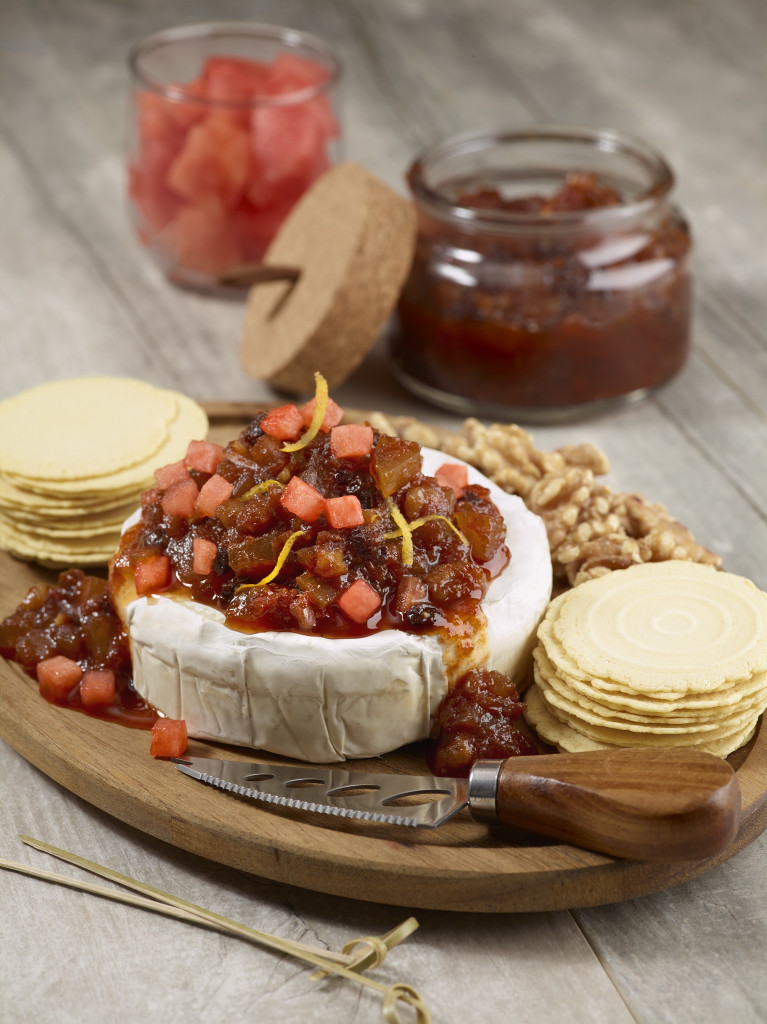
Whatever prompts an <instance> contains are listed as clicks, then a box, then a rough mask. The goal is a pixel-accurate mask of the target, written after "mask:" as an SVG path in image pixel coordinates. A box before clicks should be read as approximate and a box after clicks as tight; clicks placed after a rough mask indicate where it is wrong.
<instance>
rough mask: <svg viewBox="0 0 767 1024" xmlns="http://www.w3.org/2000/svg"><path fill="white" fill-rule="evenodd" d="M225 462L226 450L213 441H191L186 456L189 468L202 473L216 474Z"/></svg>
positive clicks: (185, 459)
mask: <svg viewBox="0 0 767 1024" xmlns="http://www.w3.org/2000/svg"><path fill="white" fill-rule="evenodd" d="M223 461H224V449H223V448H222V446H221V445H220V444H214V443H213V442H212V441H190V442H189V447H188V448H187V450H186V455H185V456H184V463H185V465H186V466H187V468H188V469H196V470H197V471H198V472H200V473H215V472H216V469H217V468H218V465H219V463H220V462H223Z"/></svg>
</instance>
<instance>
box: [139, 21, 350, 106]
mask: <svg viewBox="0 0 767 1024" xmlns="http://www.w3.org/2000/svg"><path fill="white" fill-rule="evenodd" d="M217 36H221V37H223V36H252V37H253V38H257V39H262V40H268V41H269V42H275V43H280V42H281V43H284V44H285V46H286V48H287V49H291V48H293V47H297V46H305V47H306V48H307V49H311V50H314V51H316V53H317V54H318V55H320V56H321V57H322V59H323V61H324V62H325V63H326V64H327V65H328V68H329V70H330V76H329V77H328V78H327V79H326V80H325V81H323V82H318V83H316V84H313V85H307V86H304V87H303V88H301V89H296V90H294V91H292V92H286V93H280V94H278V95H275V96H256V97H254V98H253V99H248V100H222V99H208V98H206V97H203V96H196V95H195V94H194V93H191V92H188V91H187V90H186V89H185V88H184V85H183V83H182V84H177V83H173V84H169V83H167V82H160V81H156V80H155V79H154V78H152V77H151V76H150V75H147V74H146V73H145V72H144V71H143V70H142V68H141V59H142V57H143V56H144V55H145V54H146V53H149V52H152V51H153V50H155V49H158V48H159V47H161V46H166V45H168V44H172V43H177V42H186V41H187V40H191V39H204V38H215V37H217ZM128 68H129V70H130V73H131V75H132V76H133V78H134V79H135V80H136V81H138V82H140V83H141V85H142V87H144V88H147V89H149V90H151V91H152V92H154V93H156V94H157V95H159V96H162V97H163V98H164V99H166V100H170V101H171V102H176V103H197V104H199V105H200V106H204V107H213V108H217V109H221V110H243V109H244V110H252V109H253V108H254V107H256V106H275V107H278V106H292V105H293V104H299V103H305V102H306V101H307V100H310V99H313V98H314V97H315V96H318V95H321V94H322V93H324V92H326V91H327V89H328V88H329V87H331V86H332V85H333V84H335V83H336V82H337V81H338V79H339V78H340V77H341V74H342V72H343V65H342V63H341V60H340V58H339V57H338V55H337V53H336V52H335V50H334V49H333V48H332V47H331V46H330V45H329V44H328V43H326V42H324V41H323V40H322V39H320V38H319V36H314V35H311V33H309V32H304V31H303V30H301V29H295V28H287V27H285V26H282V25H268V24H266V23H262V22H257V21H204V22H198V23H196V24H192V25H178V26H175V27H174V28H164V29H160V31H158V32H153V33H152V34H151V35H148V36H145V37H144V38H143V39H141V40H139V42H137V43H135V44H134V45H133V46H132V47H131V49H130V50H129V51H128Z"/></svg>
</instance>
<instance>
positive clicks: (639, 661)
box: [552, 560, 767, 692]
mask: <svg viewBox="0 0 767 1024" xmlns="http://www.w3.org/2000/svg"><path fill="white" fill-rule="evenodd" d="M565 597H566V599H565V600H564V601H563V602H562V603H561V605H560V606H559V608H558V614H557V617H556V620H555V622H554V624H553V626H552V633H553V635H554V637H555V638H556V640H557V641H558V642H559V645H560V646H561V649H562V650H563V651H564V652H566V654H567V656H568V657H569V658H570V659H572V661H574V662H575V664H576V665H577V666H578V668H579V669H580V672H581V673H584V672H585V673H587V674H588V675H589V676H591V677H597V678H601V679H610V680H613V681H615V682H618V683H621V684H623V685H625V686H627V687H629V688H631V689H632V690H635V691H639V692H653V691H658V690H661V691H668V692H676V691H684V692H688V691H693V692H700V691H707V690H712V689H716V688H718V687H720V686H721V685H722V684H723V683H725V682H727V681H733V680H737V679H748V678H750V677H751V675H752V674H753V673H754V672H763V671H765V670H767V594H764V593H762V591H760V590H759V589H758V588H757V587H756V586H755V585H754V584H753V583H752V582H751V581H750V580H748V579H746V578H745V577H742V576H735V575H733V574H731V573H725V572H720V571H718V570H717V569H715V568H713V567H712V566H707V565H701V564H699V563H696V562H683V561H673V560H672V561H668V562H648V563H642V564H641V565H635V566H631V567H630V568H628V569H622V570H618V571H615V572H611V573H608V574H607V575H605V576H601V577H599V578H597V579H593V580H589V581H588V582H586V583H583V584H581V585H580V586H578V587H575V588H573V590H572V591H570V592H569V593H568V594H567V595H565ZM552 660H554V659H552Z"/></svg>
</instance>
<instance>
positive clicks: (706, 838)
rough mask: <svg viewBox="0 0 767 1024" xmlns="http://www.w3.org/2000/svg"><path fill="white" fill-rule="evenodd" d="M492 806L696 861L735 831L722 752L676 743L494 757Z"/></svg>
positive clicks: (570, 832) (564, 836)
mask: <svg viewBox="0 0 767 1024" xmlns="http://www.w3.org/2000/svg"><path fill="white" fill-rule="evenodd" d="M480 764H482V762H480ZM485 764H487V762H485ZM470 792H471V788H470ZM496 814H497V817H498V819H499V821H500V822H501V823H502V824H505V825H512V826H514V827H516V828H525V829H529V830H530V831H532V832H537V833H540V834H542V835H546V836H551V837H553V838H555V839H560V840H563V841H564V842H566V843H571V844H573V845H574V846H582V847H586V848H587V849H589V850H595V851H597V852H599V853H607V854H610V855H612V856H614V857H626V858H629V859H631V860H645V861H677V860H678V861H684V860H703V859H704V858H706V857H712V856H713V855H714V854H716V853H719V852H720V851H722V850H724V849H725V848H726V847H727V846H729V844H730V843H731V842H732V841H733V839H734V838H735V836H736V834H737V832H738V827H739V824H740V790H739V788H738V780H737V777H736V775H735V772H734V771H733V770H732V768H731V767H730V765H729V764H728V763H727V762H726V761H723V760H721V759H720V758H718V757H714V755H713V754H706V753H702V752H700V751H686V750H684V749H681V748H677V749H673V750H651V749H647V748H642V749H639V748H630V749H625V750H616V751H601V750H600V751H588V752H584V753H581V754H548V755H540V756H535V757H512V758H509V759H508V760H507V761H503V762H501V763H500V768H499V772H498V783H497V790H496Z"/></svg>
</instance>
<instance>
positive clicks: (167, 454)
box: [8, 392, 208, 500]
mask: <svg viewBox="0 0 767 1024" xmlns="http://www.w3.org/2000/svg"><path fill="white" fill-rule="evenodd" d="M169 393H170V394H172V395H173V396H174V399H175V401H176V407H177V415H176V417H175V419H174V420H172V422H171V423H170V425H169V433H168V436H167V438H166V440H165V441H164V442H163V443H162V445H161V446H160V448H159V449H157V451H155V452H154V453H153V454H152V455H151V456H150V457H149V458H148V459H146V460H145V461H143V462H141V463H137V464H136V465H132V466H128V467H125V468H118V469H116V470H115V469H114V466H113V471H112V472H111V473H110V474H109V475H104V476H101V477H91V478H90V479H88V480H87V481H83V480H56V481H50V482H48V481H38V480H31V479H30V478H22V477H19V476H16V475H15V474H8V479H9V481H10V482H11V483H12V484H13V485H14V486H15V487H17V488H19V489H22V490H23V489H27V490H30V491H32V493H34V494H37V495H42V496H46V497H56V498H58V497H62V498H65V499H66V498H69V499H71V498H73V497H75V496H77V498H78V500H82V499H83V498H85V499H86V500H88V499H92V498H93V499H95V498H97V497H98V496H100V495H108V496H109V498H110V499H118V498H119V499H125V500H127V499H128V498H129V497H130V496H131V494H133V495H135V494H136V493H137V492H138V493H140V492H141V491H142V490H145V489H146V488H147V487H151V486H153V485H154V471H155V469H158V468H159V467H160V466H165V465H167V464H168V463H170V462H177V461H178V460H179V459H181V458H183V456H184V454H185V452H186V449H187V445H188V444H189V442H190V441H192V440H199V439H201V438H204V437H205V435H206V434H207V432H208V417H207V416H206V414H205V410H204V409H203V408H202V407H201V406H200V405H198V403H197V402H195V401H194V400H193V399H191V398H187V396H186V395H182V394H180V393H179V392H169Z"/></svg>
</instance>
